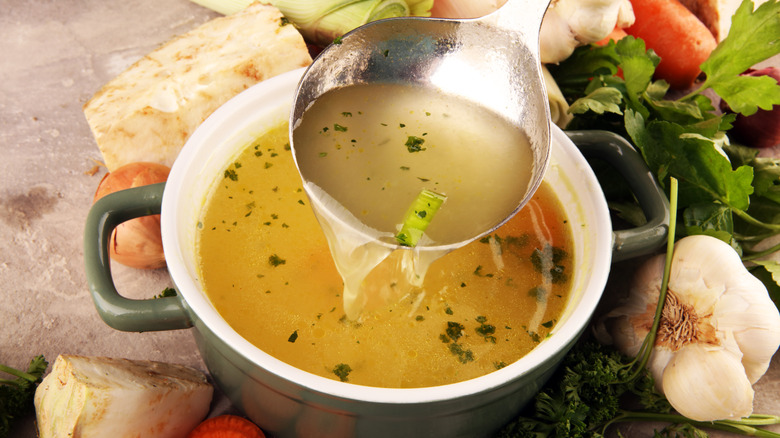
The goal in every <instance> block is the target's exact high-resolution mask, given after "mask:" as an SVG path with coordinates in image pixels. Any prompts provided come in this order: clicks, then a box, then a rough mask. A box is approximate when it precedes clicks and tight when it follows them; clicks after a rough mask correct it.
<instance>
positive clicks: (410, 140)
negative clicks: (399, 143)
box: [405, 135, 425, 153]
mask: <svg viewBox="0 0 780 438" xmlns="http://www.w3.org/2000/svg"><path fill="white" fill-rule="evenodd" d="M423 143H425V139H424V138H420V137H415V136H414V135H410V136H409V137H407V138H406V143H405V146H406V149H407V150H408V151H409V152H410V153H412V152H420V151H424V150H425V148H424V147H422V145H423Z"/></svg>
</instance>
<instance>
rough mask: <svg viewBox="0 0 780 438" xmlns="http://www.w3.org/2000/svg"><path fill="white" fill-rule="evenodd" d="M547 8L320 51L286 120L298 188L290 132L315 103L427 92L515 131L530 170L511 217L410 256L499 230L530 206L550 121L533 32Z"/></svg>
mask: <svg viewBox="0 0 780 438" xmlns="http://www.w3.org/2000/svg"><path fill="white" fill-rule="evenodd" d="M548 4H549V2H548V1H540V0H509V1H507V2H506V4H505V5H504V6H503V7H501V8H500V9H499V10H497V11H495V12H494V13H492V14H489V15H486V16H484V17H481V18H476V19H461V20H453V19H439V18H420V17H410V18H390V19H384V20H379V21H375V22H371V23H368V24H366V25H364V26H361V27H359V28H357V29H355V30H353V31H352V32H350V33H347V34H346V35H344V36H343V37H342V38H341V39H339V40H338V41H335V42H334V43H333V44H331V45H330V46H328V47H327V48H326V49H325V50H323V51H322V52H321V53H320V54H319V56H318V57H317V58H316V59H315V60H314V62H313V63H312V64H311V65H310V66H309V68H308V69H307V70H306V71H305V73H304V75H303V77H302V79H301V81H300V83H299V85H298V87H297V90H296V94H295V101H294V104H293V108H292V111H291V115H290V145H291V147H292V151H293V156H294V157H296V166H298V171H299V173H300V174H301V177H302V179H303V181H304V182H306V181H309V180H310V179H309V177H310V174H309V173H310V169H308V168H306V167H305V166H303V167H302V166H301V164H300V160H298V158H297V157H298V155H299V154H300V153H301V151H302V150H304V148H306V147H308V144H306V143H304V142H296V141H295V140H296V135H295V128H296V127H297V126H299V124H300V122H301V120H302V118H303V117H304V114H305V112H306V110H307V109H308V108H310V106H311V105H312V104H313V103H314V101H315V100H317V99H318V98H319V97H320V96H322V95H323V94H325V93H327V92H329V91H331V90H335V89H339V88H343V87H350V86H355V85H365V84H376V83H385V84H401V85H412V86H415V87H420V88H427V89H432V90H436V91H438V92H440V93H443V94H445V95H449V96H455V97H458V98H461V99H464V100H466V101H468V102H470V103H473V104H475V105H477V106H479V107H482V108H485V109H487V110H489V111H491V112H492V113H494V114H496V117H502V118H504V119H505V120H506V121H507V122H508V123H510V124H511V125H513V126H515V127H517V128H519V129H520V130H522V131H523V132H524V134H525V135H526V136H527V138H528V140H529V142H530V145H531V149H532V154H533V164H532V171H531V179H530V183H529V184H528V187H527V190H526V191H525V192H524V193H523V192H520V193H519V197H518V199H517V205H516V208H515V209H514V210H513V211H512V212H511V214H509V215H508V216H506V217H497V218H495V220H494V221H493V222H492V224H491V226H490V228H488V229H484V230H482V232H481V233H479V234H476V235H474V236H471V238H469V239H466V240H464V241H462V242H456V243H454V244H453V243H452V242H448V243H447V244H445V245H431V246H427V247H424V245H419V246H418V249H419V250H426V249H431V250H436V251H445V252H446V251H447V250H448V249H454V248H456V247H458V246H462V245H464V244H466V243H468V242H470V241H472V240H474V239H477V238H480V237H482V236H484V235H486V234H488V233H490V232H492V231H494V230H495V229H496V228H498V227H499V226H501V225H502V224H504V223H505V222H506V221H507V220H509V219H510V218H511V217H512V216H513V215H514V214H515V213H517V211H519V210H520V209H521V208H522V207H523V206H524V205H525V204H526V202H528V200H530V199H531V197H532V195H533V194H534V192H535V191H536V189H537V187H538V186H539V184H540V183H541V181H542V179H543V177H544V173H545V170H546V168H547V165H548V162H549V158H550V149H551V140H550V138H551V136H550V115H549V106H548V100H547V94H546V91H545V86H544V80H543V77H542V72H541V63H540V55H539V30H540V27H541V22H542V18H543V17H544V13H545V11H546V10H547V6H548ZM453 171H454V172H457V169H453ZM304 187H305V188H306V191H307V195H308V196H309V198H310V199H311V201H312V203H314V204H317V205H319V206H320V207H321V210H323V209H324V210H325V211H322V212H321V213H322V214H329V215H330V216H331V217H330V219H331V220H336V221H341V218H340V217H339V215H338V214H335V213H334V212H333V211H328V209H329V207H328V205H329V204H330V203H323V202H322V200H321V199H318V198H319V197H320V193H322V192H321V191H313V190H311V189H310V187H309V186H308V185H307V184H304ZM337 201H338V199H337ZM323 207H324V208H323ZM346 226H348V227H351V226H350V224H346ZM351 228H353V229H354V228H356V227H351ZM358 232H359V231H358ZM385 244H386V245H390V246H393V244H392V243H385Z"/></svg>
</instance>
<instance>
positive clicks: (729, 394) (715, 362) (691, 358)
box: [662, 344, 754, 421]
mask: <svg viewBox="0 0 780 438" xmlns="http://www.w3.org/2000/svg"><path fill="white" fill-rule="evenodd" d="M662 387H663V392H664V394H665V395H666V398H667V400H669V403H670V404H671V405H672V407H674V409H675V410H677V412H679V413H680V414H682V415H684V416H686V417H688V418H690V419H692V420H697V421H714V420H721V419H738V418H742V417H746V416H748V415H750V414H751V413H752V412H753V394H754V393H753V387H752V386H751V384H750V381H749V380H748V379H747V376H746V375H745V371H744V369H743V367H742V363H741V356H740V355H739V353H738V352H737V353H736V354H735V352H734V351H733V350H732V349H729V348H725V347H712V346H708V345H705V344H688V345H686V346H685V347H683V348H682V349H680V350H678V351H677V352H676V354H675V355H674V356H673V358H672V360H671V361H670V362H669V364H668V365H667V367H666V369H665V370H664V372H663V379H662Z"/></svg>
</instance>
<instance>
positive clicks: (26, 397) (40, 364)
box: [0, 356, 49, 438]
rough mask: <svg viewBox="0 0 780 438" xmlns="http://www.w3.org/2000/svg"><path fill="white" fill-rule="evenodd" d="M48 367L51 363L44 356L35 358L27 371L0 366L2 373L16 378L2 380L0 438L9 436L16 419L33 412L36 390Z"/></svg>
mask: <svg viewBox="0 0 780 438" xmlns="http://www.w3.org/2000/svg"><path fill="white" fill-rule="evenodd" d="M47 366H49V363H48V362H46V359H44V357H43V356H36V357H35V358H33V359H32V360H31V361H30V365H29V366H28V367H27V371H21V370H17V369H15V368H11V367H9V366H6V365H2V364H0V372H2V373H5V374H9V375H11V376H13V377H15V379H0V438H5V437H7V436H8V434H9V433H10V431H11V424H12V423H13V421H14V420H15V419H17V418H19V417H20V416H22V415H24V414H25V412H28V411H32V410H33V408H34V407H33V396H34V395H35V388H37V387H38V384H39V383H40V382H41V378H42V377H43V373H44V372H45V371H46V367H47Z"/></svg>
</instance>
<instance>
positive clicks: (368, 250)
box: [293, 84, 534, 319]
mask: <svg viewBox="0 0 780 438" xmlns="http://www.w3.org/2000/svg"><path fill="white" fill-rule="evenodd" d="M293 139H294V145H295V151H296V161H297V164H298V167H299V169H300V171H301V173H302V175H304V178H305V181H304V187H305V189H306V191H307V192H308V194H309V196H310V198H311V199H312V204H313V205H312V207H313V209H314V212H315V214H316V216H317V218H318V220H319V222H320V224H321V226H322V228H323V231H324V233H325V235H326V238H327V240H328V244H329V247H330V250H331V253H332V255H333V258H334V261H335V264H336V267H337V269H338V271H339V273H340V274H341V276H342V278H343V279H344V294H343V298H344V310H345V313H346V315H347V317H348V318H350V319H356V318H358V317H359V316H360V314H361V312H362V311H364V310H368V309H370V308H372V307H381V306H383V305H387V304H392V303H393V302H396V301H397V300H399V299H400V298H401V297H403V296H407V295H409V294H410V293H414V292H415V290H416V289H419V288H420V287H421V285H422V282H423V279H424V277H425V273H426V271H427V269H428V267H429V266H430V264H431V263H433V262H434V261H435V260H436V259H438V258H439V257H441V256H443V255H445V254H446V253H447V252H448V250H435V251H432V250H424V251H420V250H419V248H421V247H426V246H427V247H430V246H444V245H454V244H458V243H460V242H464V241H466V240H468V239H471V238H473V237H474V236H476V235H478V234H480V233H482V232H484V231H486V230H488V229H491V228H493V227H494V226H495V225H497V224H498V223H500V222H501V221H502V220H504V219H505V218H507V217H508V216H509V215H510V214H511V213H512V212H513V211H514V210H515V209H516V208H517V206H518V205H519V204H520V202H521V200H522V199H523V198H524V197H525V196H526V195H527V192H528V187H529V182H530V179H531V174H532V166H533V162H534V160H533V153H532V151H531V148H530V145H529V143H528V139H527V137H526V135H525V134H524V133H523V132H522V131H521V130H520V129H518V128H517V127H515V126H513V125H512V124H510V123H509V122H508V121H506V120H505V119H504V118H502V117H500V116H498V115H496V114H495V113H493V112H491V111H488V110H486V109H484V108H482V107H479V106H477V105H474V104H472V103H469V102H466V101H464V100H461V99H459V98H455V97H452V96H446V95H444V94H441V93H439V92H437V91H433V90H427V89H422V88H417V87H413V86H407V85H398V84H372V85H356V86H350V87H346V88H341V89H337V90H333V91H330V92H327V93H326V94H324V95H323V96H321V97H319V98H318V99H317V100H316V101H315V102H314V103H313V104H312V105H311V107H310V108H308V109H307V110H306V112H305V113H304V115H303V117H302V119H301V121H300V123H299V124H298V126H296V127H295V129H294V131H293ZM422 190H430V191H433V192H436V193H439V194H442V195H444V196H446V198H447V199H446V202H445V203H444V205H443V206H442V207H441V209H440V210H439V211H438V212H437V213H436V216H435V218H434V219H433V220H432V221H431V224H430V226H429V227H428V229H427V230H426V232H425V234H424V236H423V238H422V240H421V241H420V243H419V244H418V246H417V247H416V248H411V249H402V250H398V251H396V254H394V253H393V248H394V247H395V245H396V243H397V242H396V241H395V235H396V233H397V232H398V230H399V227H400V222H401V221H402V219H403V215H404V213H405V212H406V210H407V209H408V207H409V205H410V204H411V203H412V202H413V201H414V200H415V198H416V197H417V195H418V194H419V193H420V192H421V191H422ZM397 253H401V254H397ZM391 254H393V257H390V256H391ZM378 266H384V268H383V269H377V268H378ZM369 274H371V277H369ZM367 277H368V278H369V279H370V280H371V281H367ZM391 285H392V287H391Z"/></svg>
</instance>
